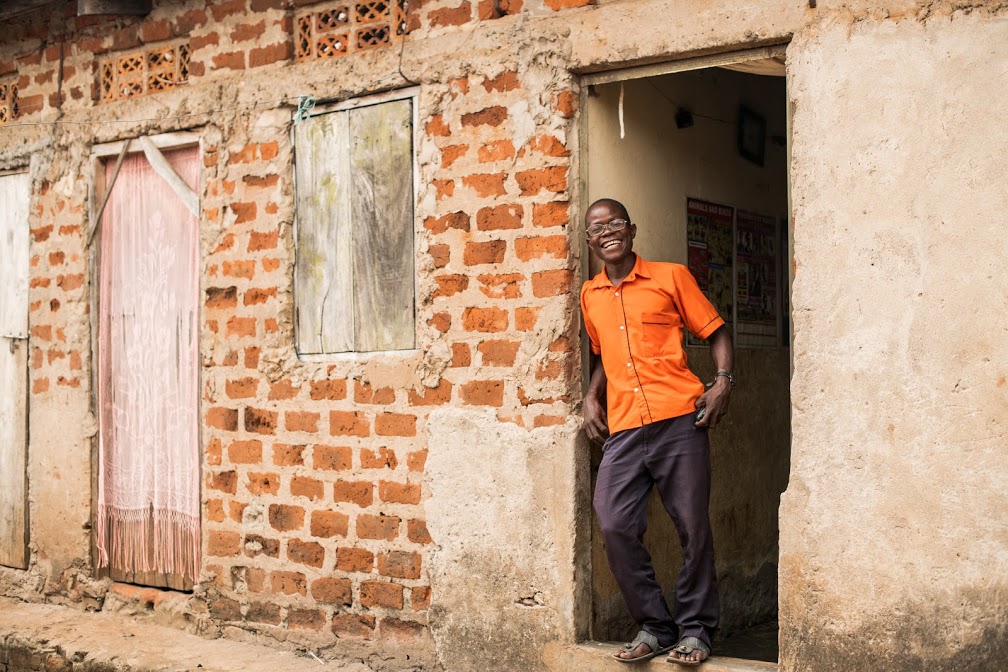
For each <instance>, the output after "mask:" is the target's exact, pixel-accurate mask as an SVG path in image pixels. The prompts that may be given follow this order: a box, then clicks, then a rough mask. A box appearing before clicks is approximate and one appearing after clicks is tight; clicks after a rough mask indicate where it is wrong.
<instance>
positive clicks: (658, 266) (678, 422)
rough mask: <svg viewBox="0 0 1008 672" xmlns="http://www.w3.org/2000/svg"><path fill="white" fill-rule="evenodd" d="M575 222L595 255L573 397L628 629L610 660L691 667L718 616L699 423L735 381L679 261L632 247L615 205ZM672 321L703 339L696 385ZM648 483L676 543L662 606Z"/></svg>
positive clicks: (600, 205)
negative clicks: (593, 461)
mask: <svg viewBox="0 0 1008 672" xmlns="http://www.w3.org/2000/svg"><path fill="white" fill-rule="evenodd" d="M585 231H586V233H587V236H588V246H589V247H590V248H591V250H592V252H594V254H595V255H596V256H597V257H598V258H599V259H600V260H601V261H602V262H603V263H604V264H605V267H604V268H603V270H602V271H601V272H600V273H599V274H598V275H596V276H595V277H594V278H593V279H591V280H589V281H587V282H585V283H584V286H583V287H582V288H581V314H582V315H583V317H584V321H585V328H586V330H587V332H588V337H589V339H590V340H591V347H592V352H593V353H594V355H601V362H599V361H598V357H593V358H592V373H591V382H590V383H589V385H588V392H587V395H586V397H585V401H584V418H585V419H584V428H585V432H586V433H587V434H588V437H589V438H590V439H591V440H592V441H595V442H597V443H602V442H603V441H604V442H605V443H604V448H603V454H602V464H601V465H600V466H599V472H598V480H597V481H596V484H595V501H594V505H595V512H596V514H597V515H598V518H599V525H600V527H601V529H602V536H603V539H604V540H605V548H606V555H607V557H608V559H609V567H610V568H611V569H612V572H613V576H614V577H615V578H616V583H617V584H618V585H619V589H620V592H621V593H622V594H623V599H624V600H625V601H626V604H627V607H628V608H629V610H630V614H631V615H632V616H633V618H634V620H636V621H637V623H638V625H639V626H640V633H639V634H638V635H637V637H636V638H635V639H634V640H633V641H632V642H630V643H629V644H627V645H626V646H624V647H623V649H622V650H621V651H619V652H617V653H616V654H615V656H614V657H615V658H616V659H617V660H619V661H621V662H625V663H629V662H639V661H644V660H648V659H650V658H653V657H654V656H657V655H659V654H662V653H665V652H666V651H671V653H670V654H669V657H668V660H669V662H674V663H679V664H681V665H699V664H700V663H701V662H702V661H703V660H704V659H706V658H707V657H708V656H709V655H710V647H711V635H712V634H713V632H714V630H715V629H716V628H717V624H718V613H719V606H718V594H717V585H716V582H715V574H714V546H713V542H712V538H711V530H710V520H709V517H708V513H707V507H708V500H709V498H710V444H709V442H708V438H707V430H708V428H710V427H714V426H715V425H716V424H717V423H718V421H720V420H721V418H722V417H723V416H724V414H725V412H726V411H727V409H728V400H729V397H730V396H731V389H732V386H733V385H734V384H735V379H734V377H733V375H732V373H731V370H732V364H733V361H734V349H733V346H732V340H731V335H730V334H729V333H728V329H727V327H725V323H724V320H722V319H721V317H720V316H719V315H718V313H717V310H716V309H715V308H714V307H713V306H712V305H711V304H710V301H708V300H707V298H706V297H705V296H704V295H703V293H701V291H700V288H699V286H698V285H697V283H696V280H695V279H694V278H693V276H692V275H691V274H690V272H689V270H688V269H687V268H686V267H685V266H682V265H680V264H667V263H655V262H648V261H645V260H644V259H641V258H640V257H639V256H637V255H636V254H635V253H634V252H633V241H634V236H635V235H636V233H637V227H636V225H635V224H633V223H632V222H631V221H630V215H629V214H628V213H627V210H626V208H625V207H624V206H623V205H622V204H621V203H619V202H618V201H614V200H612V199H608V198H604V199H601V200H598V201H596V202H595V203H593V204H592V205H591V207H589V208H588V212H587V213H586V214H585ZM683 326H685V327H686V328H688V329H689V330H690V331H691V332H692V333H693V334H694V335H696V336H697V337H698V338H705V339H707V340H708V341H709V343H710V346H711V357H712V358H713V360H714V363H715V365H716V366H717V375H716V376H715V378H714V381H713V384H712V385H711V386H710V387H709V389H707V390H706V391H704V385H703V383H701V382H700V380H699V379H698V378H697V377H696V376H695V375H694V374H693V373H692V372H691V371H690V370H689V369H688V368H687V366H686V354H685V352H684V351H683V348H682V329H683ZM607 437H608V438H607ZM654 486H657V488H658V493H659V495H660V496H661V499H662V503H663V504H664V505H665V509H666V510H667V511H668V512H669V514H670V515H671V516H672V520H673V522H674V523H675V526H676V530H677V531H678V533H679V540H680V542H681V543H682V546H683V567H682V570H681V571H680V572H679V576H678V577H677V579H676V599H675V605H674V609H673V611H672V612H670V611H669V608H668V605H667V604H666V603H665V599H664V598H663V597H662V591H661V586H659V585H658V582H657V581H656V580H655V572H654V567H653V566H652V565H651V556H650V554H649V553H648V551H647V548H646V547H645V546H644V543H643V538H644V531H645V530H646V528H647V501H648V497H649V495H650V493H651V488H652V487H654Z"/></svg>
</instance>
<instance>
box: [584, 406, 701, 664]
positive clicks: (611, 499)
mask: <svg viewBox="0 0 1008 672" xmlns="http://www.w3.org/2000/svg"><path fill="white" fill-rule="evenodd" d="M710 473H711V470H710V442H709V441H708V438H707V431H706V430H701V429H697V428H696V427H694V426H693V415H692V414H690V415H683V416H679V417H677V418H671V419H669V420H661V421H659V422H655V423H652V424H650V425H645V426H643V427H638V428H636V429H628V430H624V431H621V432H616V433H615V434H613V435H612V436H610V437H609V439H608V440H607V441H606V443H605V448H604V452H603V454H602V464H601V465H599V471H598V480H597V481H596V483H595V502H594V504H595V512H596V514H597V515H598V518H599V525H600V526H601V528H602V537H603V539H604V540H605V550H606V556H607V557H608V559H609V568H610V569H611V570H612V573H613V576H614V577H615V578H616V583H617V585H618V586H619V589H620V592H621V593H622V594H623V599H624V600H625V601H626V604H627V607H628V608H629V610H630V615H631V616H633V618H634V620H635V621H637V623H638V624H639V625H640V627H641V629H643V630H646V631H647V632H649V633H651V634H652V635H654V636H655V637H657V638H658V641H659V642H660V643H661V644H662V645H667V644H671V643H675V642H676V641H678V639H679V637H680V632H679V629H680V628H682V633H681V636H683V637H686V636H692V637H698V638H700V639H701V640H703V641H704V642H705V643H706V644H707V645H708V646H709V645H710V638H711V635H712V634H713V632H714V630H715V629H716V628H717V624H718V614H719V605H718V593H717V582H716V576H715V574H714V542H713V539H712V537H711V528H710V518H709V516H708V514H707V507H708V502H709V500H710ZM652 486H657V488H658V494H659V495H660V496H661V500H662V504H664V506H665V510H666V511H668V513H669V515H670V516H672V521H673V522H674V523H675V527H676V530H677V531H678V532H679V541H680V542H681V543H682V547H683V566H682V569H681V570H680V571H679V576H678V577H677V578H676V585H675V589H676V590H675V605H674V609H673V612H672V613H670V612H669V608H668V605H667V604H666V603H665V598H664V597H662V590H661V586H659V585H658V581H657V580H656V579H655V572H654V567H653V566H652V564H651V554H650V553H648V550H647V548H646V547H645V546H644V532H645V530H646V529H647V508H648V506H647V505H648V497H649V495H650V494H651V488H652ZM673 614H674V615H673Z"/></svg>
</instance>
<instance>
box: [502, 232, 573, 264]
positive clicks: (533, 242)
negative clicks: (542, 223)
mask: <svg viewBox="0 0 1008 672" xmlns="http://www.w3.org/2000/svg"><path fill="white" fill-rule="evenodd" d="M514 244H515V255H517V257H518V258H519V259H521V260H522V261H530V260H532V259H541V258H542V257H544V256H548V257H552V258H553V259H565V258H566V257H567V251H568V244H567V237H566V236H536V237H534V238H517V239H515V242H514Z"/></svg>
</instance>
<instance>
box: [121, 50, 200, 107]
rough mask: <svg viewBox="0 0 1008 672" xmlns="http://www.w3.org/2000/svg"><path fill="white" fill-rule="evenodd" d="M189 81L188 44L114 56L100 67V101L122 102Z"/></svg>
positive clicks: (172, 87)
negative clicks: (125, 99) (124, 99)
mask: <svg viewBox="0 0 1008 672" xmlns="http://www.w3.org/2000/svg"><path fill="white" fill-rule="evenodd" d="M188 80H189V45H188V44H175V45H171V46H168V47H159V48H157V49H148V50H146V51H139V52H134V53H131V54H125V55H123V56H116V57H115V58H114V59H112V60H111V61H107V62H105V63H103V64H102V67H101V100H102V102H108V101H110V100H122V99H123V98H133V97H134V96H142V95H144V94H146V93H156V92H158V91H167V90H168V89H174V88H175V87H176V86H179V85H180V84H184V83H185V82H187V81H188Z"/></svg>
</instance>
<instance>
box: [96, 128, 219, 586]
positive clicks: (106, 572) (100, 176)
mask: <svg viewBox="0 0 1008 672" xmlns="http://www.w3.org/2000/svg"><path fill="white" fill-rule="evenodd" d="M140 137H146V138H147V139H148V140H150V141H151V143H152V144H153V145H154V146H155V147H156V148H158V149H160V150H167V151H172V150H176V149H187V148H189V147H197V148H198V149H199V153H200V157H202V155H203V143H202V138H201V136H200V134H199V133H196V132H191V131H182V132H172V133H159V134H156V135H149V136H131V137H128V138H123V139H121V140H116V141H113V142H106V143H101V144H96V145H93V146H92V147H91V181H90V184H89V185H88V233H87V234H85V245H87V255H88V269H89V270H88V283H89V284H88V302H89V305H90V306H91V310H90V311H88V321H89V332H88V333H89V336H90V338H91V348H90V351H91V376H90V386H91V389H90V394H89V395H88V397H89V398H88V402H89V405H90V408H91V414H92V417H94V418H95V423H96V429H95V433H94V434H93V435H92V436H91V515H90V520H91V543H90V547H91V568H92V571H93V573H94V576H95V578H106V577H111V574H110V569H111V568H110V567H109V566H106V567H99V566H98V538H97V535H98V532H97V530H98V525H97V523H98V466H99V458H100V455H99V433H100V432H101V428H100V426H99V422H98V418H99V412H100V409H99V408H98V320H99V317H100V314H101V305H100V301H99V295H100V291H99V290H100V287H101V285H100V282H99V281H100V279H101V277H100V268H101V265H100V262H101V256H100V255H101V246H100V244H99V242H98V241H99V240H100V236H99V234H100V229H101V222H100V221H97V216H98V209H99V208H100V207H101V206H102V203H103V202H104V200H105V196H106V184H105V166H106V164H107V162H108V161H110V160H111V161H115V160H116V158H117V157H118V156H119V155H120V154H122V153H123V152H124V149H125V150H126V151H125V154H137V153H139V154H142V153H143V149H142V147H141V145H140V144H139V143H136V144H133V143H132V142H131V141H133V140H136V139H138V138H140ZM126 143H130V145H129V147H128V148H126ZM195 191H196V194H197V196H201V195H202V194H203V191H204V187H203V166H202V162H201V164H200V178H199V183H198V184H197V185H196V189H195ZM102 214H103V215H104V213H102ZM201 220H202V210H200V212H199V214H197V216H196V225H197V229H198V228H199V225H200V222H201ZM196 254H197V257H198V258H199V259H200V261H202V255H201V253H200V249H199V234H198V230H197V237H196ZM196 284H197V287H196V290H197V296H203V273H202V272H200V273H199V274H198V276H197V278H196ZM196 314H197V322H196V323H197V325H199V327H198V328H199V329H200V336H199V337H201V335H202V326H203V314H202V303H201V302H200V301H197V302H196ZM197 347H198V346H197ZM197 385H198V386H199V388H198V389H200V390H202V389H203V367H202V366H201V365H200V364H199V363H198V362H197ZM201 401H202V395H201V394H200V395H197V398H196V404H197V409H196V413H197V415H196V417H197V418H201V417H202V411H201V408H199V406H200V404H201ZM197 444H198V445H197V450H199V451H200V455H199V459H198V462H197V464H198V465H199V469H200V472H199V476H198V478H199V482H198V483H197V488H198V492H199V500H200V537H201V540H200V545H201V546H202V536H203V525H202V522H203V514H202V511H203V423H202V422H197ZM113 580H114V579H113ZM198 581H199V576H198V575H197V576H194V577H193V585H188V584H186V583H185V582H182V581H175V580H174V577H169V580H163V581H160V582H159V583H158V585H156V586H155V587H158V588H169V589H172V590H184V591H191V590H192V589H193V587H194V586H195V583H197V582H198ZM138 585H139V584H138ZM142 585H151V584H142Z"/></svg>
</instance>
